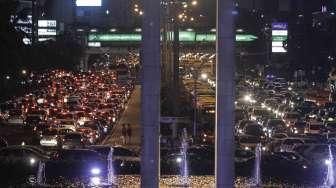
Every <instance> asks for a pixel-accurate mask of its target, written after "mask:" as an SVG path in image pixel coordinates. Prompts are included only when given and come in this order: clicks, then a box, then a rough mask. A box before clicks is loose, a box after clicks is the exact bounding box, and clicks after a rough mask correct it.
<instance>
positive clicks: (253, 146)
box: [235, 75, 336, 184]
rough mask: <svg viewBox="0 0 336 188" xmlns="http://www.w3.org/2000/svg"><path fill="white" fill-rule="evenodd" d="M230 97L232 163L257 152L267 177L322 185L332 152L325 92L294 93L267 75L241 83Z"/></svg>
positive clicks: (334, 127) (334, 134) (331, 115)
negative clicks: (232, 103) (232, 107)
mask: <svg viewBox="0 0 336 188" xmlns="http://www.w3.org/2000/svg"><path fill="white" fill-rule="evenodd" d="M236 95H237V96H236V101H235V106H236V110H235V123H236V125H235V135H236V144H237V151H236V157H237V155H240V154H242V156H250V157H251V158H255V157H256V152H257V150H260V151H261V152H262V157H261V159H260V163H261V169H264V171H265V174H267V176H270V177H284V176H285V177H286V178H284V179H287V180H288V179H290V180H293V181H299V182H300V184H302V182H314V183H318V184H321V181H322V183H323V180H324V179H325V178H324V177H326V176H327V174H328V167H330V165H331V166H333V164H332V160H333V154H335V152H336V150H335V149H336V148H335V146H334V143H335V139H336V119H335V118H336V113H335V112H336V108H335V107H336V103H333V102H329V95H330V92H329V89H328V88H326V87H317V86H312V87H309V88H299V87H297V86H296V85H295V83H293V82H288V81H286V80H285V79H284V78H279V77H275V76H273V75H267V76H266V77H265V79H264V80H261V79H259V78H255V79H252V78H249V79H241V81H239V83H238V84H237V90H236ZM247 158H248V157H247ZM245 159H246V158H245ZM254 161H255V160H254ZM243 166H244V165H243ZM329 169H330V168H329Z"/></svg>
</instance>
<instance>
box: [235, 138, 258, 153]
mask: <svg viewBox="0 0 336 188" xmlns="http://www.w3.org/2000/svg"><path fill="white" fill-rule="evenodd" d="M238 143H239V146H240V147H241V148H243V149H244V150H253V151H254V149H255V148H256V146H257V145H258V144H260V143H261V139H260V137H257V136H251V135H242V136H240V137H239V140H238Z"/></svg>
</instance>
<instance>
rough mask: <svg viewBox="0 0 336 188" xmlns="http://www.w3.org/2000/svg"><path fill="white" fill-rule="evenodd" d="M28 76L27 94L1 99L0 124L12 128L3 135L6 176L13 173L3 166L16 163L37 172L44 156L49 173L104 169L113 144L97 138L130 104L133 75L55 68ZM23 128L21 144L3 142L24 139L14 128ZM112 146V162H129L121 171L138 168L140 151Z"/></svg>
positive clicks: (90, 172) (75, 173) (0, 151)
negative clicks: (9, 133)
mask: <svg viewBox="0 0 336 188" xmlns="http://www.w3.org/2000/svg"><path fill="white" fill-rule="evenodd" d="M123 72H124V73H127V71H123ZM123 76H124V78H125V75H123ZM30 77H31V78H30V87H29V92H28V93H27V94H25V95H23V96H22V97H13V99H11V100H9V101H7V102H6V103H3V104H1V121H2V122H1V124H2V126H1V127H2V128H3V129H6V130H8V131H6V132H13V134H12V135H11V136H8V137H6V138H3V139H1V143H2V146H3V148H2V149H0V158H1V159H2V160H1V161H2V162H1V166H2V169H3V170H1V175H4V176H2V177H8V178H10V177H11V176H10V175H9V174H11V173H9V174H6V173H5V172H6V171H5V169H7V168H11V169H13V167H12V166H10V165H13V164H14V166H17V165H18V164H25V165H23V166H27V165H28V166H30V167H33V168H28V169H30V170H32V171H33V172H32V173H33V174H34V173H35V172H36V168H38V164H39V162H40V161H45V162H46V169H49V170H47V171H48V174H49V176H57V173H61V174H58V175H62V176H66V175H67V176H71V175H72V176H77V177H78V176H80V174H85V175H95V174H100V173H105V171H106V170H107V168H106V167H107V160H106V159H107V156H108V153H109V152H110V147H108V146H99V144H100V143H102V141H103V140H104V139H105V138H107V136H108V135H109V134H110V133H111V131H112V128H113V126H114V125H116V123H117V122H118V119H119V118H120V116H121V114H122V112H123V111H124V109H125V108H126V103H127V102H128V100H129V98H130V95H131V93H132V90H133V89H134V80H133V79H130V78H129V77H127V79H124V80H122V81H121V80H118V72H117V71H115V70H113V69H101V70H91V71H88V72H85V73H74V72H69V71H64V70H54V71H48V72H44V73H41V74H35V75H31V76H30ZM20 131H22V132H23V135H25V136H22V139H24V137H27V138H28V139H27V138H25V139H24V140H23V141H22V144H21V145H20V144H18V143H17V142H16V145H12V146H7V147H4V146H6V145H7V143H6V139H8V140H10V139H11V137H12V138H15V139H16V140H20V136H19V135H18V134H16V133H18V132H20ZM3 132H4V131H3ZM4 137H5V136H4ZM20 143H21V140H20ZM113 151H114V152H113V153H114V159H115V160H114V165H117V166H119V167H125V168H121V171H123V172H127V173H129V172H130V171H132V170H133V171H134V170H139V167H138V163H139V157H138V155H137V153H135V152H133V151H130V150H128V149H125V148H122V147H114V150H113ZM118 157H119V158H118ZM120 157H121V159H120ZM125 157H126V158H125ZM132 161H133V162H132ZM116 163H118V164H116ZM130 167H132V168H130ZM22 169H25V168H24V167H22ZM7 170H8V169H7ZM117 170H118V169H117ZM119 170H120V168H119ZM13 172H15V170H13ZM21 172H22V171H21ZM16 173H17V172H16ZM22 173H23V172H22ZM67 173H68V174H67ZM18 174H20V173H18ZM28 174H29V173H28ZM11 175H12V177H16V175H17V174H11Z"/></svg>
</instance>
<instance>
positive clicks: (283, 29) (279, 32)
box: [272, 22, 288, 53]
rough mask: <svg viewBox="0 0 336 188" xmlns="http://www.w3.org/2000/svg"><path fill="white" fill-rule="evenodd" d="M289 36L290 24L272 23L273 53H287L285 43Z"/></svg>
mask: <svg viewBox="0 0 336 188" xmlns="http://www.w3.org/2000/svg"><path fill="white" fill-rule="evenodd" d="M287 37H288V24H287V23H278V22H276V23H272V52H273V53H286V52H287V50H286V49H285V48H284V46H283V43H284V41H286V40H287Z"/></svg>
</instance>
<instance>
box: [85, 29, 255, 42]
mask: <svg viewBox="0 0 336 188" xmlns="http://www.w3.org/2000/svg"><path fill="white" fill-rule="evenodd" d="M168 34H172V33H170V32H168ZM171 38H173V37H171ZM256 39H258V37H257V36H254V35H243V34H238V35H236V41H237V42H251V41H254V40H256ZM88 40H89V41H90V42H140V41H141V34H134V33H123V34H117V33H105V34H98V33H94V34H93V33H92V34H89V36H88ZM161 40H162V37H161ZM179 40H180V41H181V42H215V41H216V34H203V33H200V34H198V33H195V32H191V31H180V33H179Z"/></svg>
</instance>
